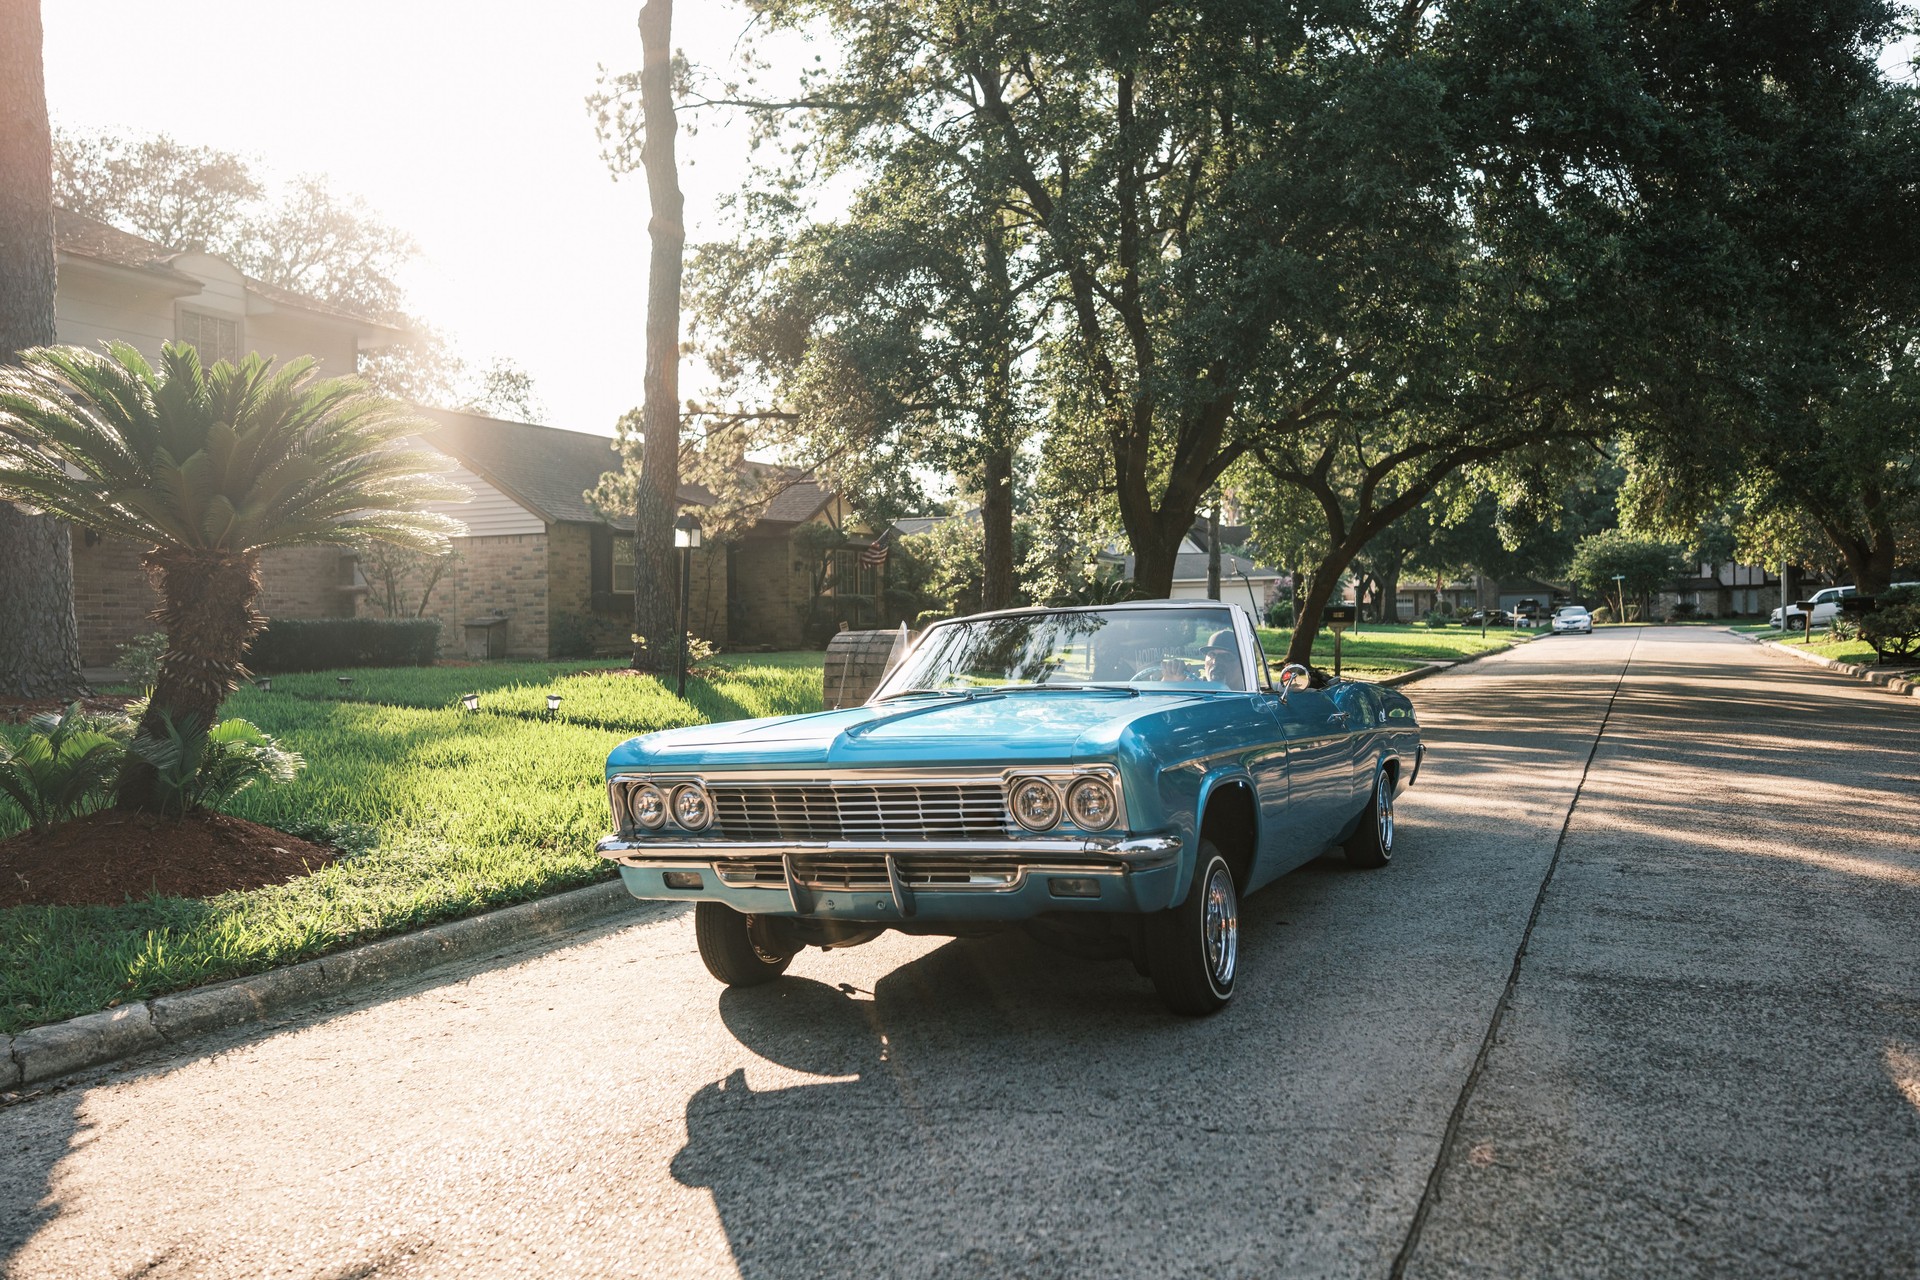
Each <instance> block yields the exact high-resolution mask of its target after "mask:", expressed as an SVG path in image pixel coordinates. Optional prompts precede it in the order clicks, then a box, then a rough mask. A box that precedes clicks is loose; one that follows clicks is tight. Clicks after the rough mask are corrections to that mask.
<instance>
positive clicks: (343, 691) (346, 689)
mask: <svg viewBox="0 0 1920 1280" xmlns="http://www.w3.org/2000/svg"><path fill="white" fill-rule="evenodd" d="M334 678H335V679H336V680H338V681H339V682H340V696H341V697H343V698H344V697H346V696H347V695H348V694H349V693H352V692H353V677H352V676H336V677H334Z"/></svg>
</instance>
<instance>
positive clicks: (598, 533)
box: [363, 409, 859, 657]
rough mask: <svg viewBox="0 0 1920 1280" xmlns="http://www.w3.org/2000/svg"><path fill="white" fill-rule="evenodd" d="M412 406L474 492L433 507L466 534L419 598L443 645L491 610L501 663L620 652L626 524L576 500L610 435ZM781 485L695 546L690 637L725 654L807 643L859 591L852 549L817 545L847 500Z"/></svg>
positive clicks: (838, 524)
mask: <svg viewBox="0 0 1920 1280" xmlns="http://www.w3.org/2000/svg"><path fill="white" fill-rule="evenodd" d="M422 412H423V413H424V414H425V416H427V417H428V418H430V419H432V420H433V421H434V422H435V423H436V424H437V429H436V430H435V431H434V432H433V433H432V434H431V435H430V436H427V437H425V438H423V439H422V440H421V442H420V443H421V444H423V445H425V446H427V447H429V448H432V449H435V450H438V451H440V452H442V453H445V454H447V455H448V456H449V457H450V458H452V459H453V461H454V463H455V464H456V465H455V467H454V469H453V471H452V473H451V475H450V476H449V478H450V479H452V480H454V481H455V482H456V483H459V484H461V485H463V486H465V487H466V488H467V489H468V490H469V491H471V492H472V494H473V495H474V496H473V500H472V501H471V502H465V503H448V504H444V505H442V506H440V507H438V508H437V509H439V510H443V511H445V512H446V514H448V515H450V516H452V517H453V518H455V519H456V520H460V521H462V522H464V523H465V524H466V526H467V528H468V536H466V537H464V538H456V539H454V547H455V559H454V562H453V564H452V565H451V567H450V569H449V571H448V572H447V574H446V575H445V576H444V577H443V578H442V580H441V581H440V583H439V584H437V585H436V586H435V588H434V590H433V593H432V595H431V596H430V597H429V598H428V607H427V610H426V613H425V616H427V617H430V618H436V619H438V620H439V621H440V623H441V649H442V651H443V652H455V651H459V650H461V648H462V647H463V643H464V639H463V627H464V625H465V624H466V623H467V622H468V621H471V620H475V619H479V618H484V617H488V616H492V615H496V614H499V615H504V616H505V618H506V622H505V624H504V625H505V626H506V629H507V645H506V650H507V654H508V655H509V656H511V657H545V656H548V655H550V654H559V653H562V652H568V651H577V650H578V649H579V648H580V644H581V640H582V637H583V635H584V637H585V639H586V641H587V644H588V645H589V647H591V648H594V649H600V650H608V651H617V650H619V649H621V648H624V647H625V645H626V643H627V640H626V637H627V636H628V634H630V632H631V620H632V617H633V592H634V587H635V582H634V546H633V522H632V521H631V520H629V519H624V518H616V519H608V518H607V517H606V516H604V515H603V514H601V513H600V512H599V511H597V510H595V509H594V508H593V507H592V506H591V505H590V504H589V503H588V502H587V500H586V497H585V495H586V492H587V491H588V490H589V489H592V488H593V487H594V486H595V485H597V484H598V483H599V482H600V477H601V476H602V475H604V474H605V473H606V472H607V471H609V470H612V469H613V468H614V467H615V466H616V465H617V462H618V458H617V455H616V454H615V453H614V450H613V441H612V440H611V439H609V438H608V437H606V436H601V435H593V434H590V433H588V432H582V431H567V430H562V429H560V428H557V427H543V426H535V425H533V424H530V423H525V422H508V421H505V420H502V419H498V418H488V417H482V416H480V415H477V414H471V413H457V412H453V411H449V410H439V409H428V410H423V411H422ZM746 465H749V466H751V465H753V464H746ZM784 480H785V483H784V484H783V485H782V487H781V488H780V490H779V492H778V493H777V494H776V495H775V496H774V497H773V498H772V500H771V501H770V502H769V503H768V504H767V506H766V508H765V509H764V510H763V511H762V512H761V513H760V515H759V518H758V519H757V520H755V521H754V522H753V523H752V524H751V525H750V526H749V527H748V528H747V529H745V530H744V531H743V532H742V533H741V534H739V535H738V536H737V537H734V538H731V539H729V540H727V541H717V540H708V541H707V542H706V543H705V544H704V545H703V546H701V547H700V548H699V549H698V550H696V551H694V552H693V554H692V561H691V565H692V590H691V593H690V595H691V599H690V601H689V609H688V625H689V629H690V630H691V631H692V632H693V633H694V634H695V635H697V636H700V637H702V638H704V639H707V640H711V641H713V642H714V643H715V644H719V645H721V646H723V647H734V648H739V647H751V646H761V645H769V646H772V647H774V648H778V649H791V648H798V647H801V646H802V645H803V644H805V643H807V642H809V641H814V642H818V641H819V640H820V639H821V635H822V634H823V632H824V630H825V629H828V628H829V627H830V626H831V625H835V624H837V616H836V615H835V614H834V612H833V610H832V608H831V602H832V600H833V598H834V597H835V595H836V594H838V593H842V592H851V591H852V590H853V589H854V588H855V587H857V586H858V585H859V583H858V581H857V580H856V579H857V571H856V570H855V569H853V568H851V567H849V566H850V565H851V563H852V560H853V559H854V558H857V556H856V555H855V554H854V553H857V546H853V547H852V548H851V550H849V548H846V547H839V546H833V545H824V544H829V543H834V542H837V541H838V539H837V538H836V537H835V536H834V533H835V532H837V531H838V530H840V529H842V528H844V527H846V524H847V521H848V515H849V513H848V510H847V507H846V504H845V502H844V501H843V500H842V499H841V498H840V497H839V496H838V495H836V494H834V493H832V492H830V491H828V490H827V489H826V488H824V487H823V486H821V485H820V484H818V483H816V482H814V481H813V480H811V479H809V478H805V477H800V476H788V477H784ZM680 499H681V502H682V503H683V504H684V505H685V506H686V507H688V508H689V509H691V510H694V511H696V512H697V510H698V509H699V508H700V507H703V506H706V505H708V504H709V503H711V501H712V495H711V494H710V493H708V492H707V491H706V490H705V489H702V488H701V487H700V486H698V485H683V486H681V490H680ZM803 530H807V532H803ZM823 532H825V533H826V536H824V537H823V536H821V534H822V533H823ZM842 561H846V562H847V564H844V565H843V564H842ZM363 574H364V569H363ZM416 599H417V597H416ZM823 601H824V602H826V604H825V606H824V607H823ZM810 622H811V629H810V627H809V623H810Z"/></svg>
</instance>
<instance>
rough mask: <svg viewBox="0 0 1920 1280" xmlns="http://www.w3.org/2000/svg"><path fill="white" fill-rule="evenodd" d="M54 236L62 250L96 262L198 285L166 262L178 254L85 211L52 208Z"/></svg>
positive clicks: (199, 283) (55, 241)
mask: <svg viewBox="0 0 1920 1280" xmlns="http://www.w3.org/2000/svg"><path fill="white" fill-rule="evenodd" d="M53 239H54V243H55V244H56V245H58V246H59V248H60V252H62V253H70V254H73V255H74V256H75V257H79V258H92V259H93V260H94V261H96V262H104V263H107V264H108V265H109V266H115V267H125V268H127V269H128V270H129V271H145V272H149V273H150V274H153V275H157V276H161V277H164V278H166V279H168V280H171V281H173V282H175V283H178V284H183V285H191V286H192V287H193V288H195V289H198V288H200V287H201V282H200V281H198V280H196V279H194V278H193V277H192V276H190V275H187V274H186V273H185V272H182V271H175V270H174V269H173V268H172V267H170V266H168V265H167V260H168V259H169V258H174V257H177V256H178V255H177V254H175V253H174V252H173V250H171V249H169V248H167V247H166V246H165V245H162V244H156V243H155V242H153V241H152V240H148V239H146V238H144V237H142V236H136V235H133V234H132V233H130V232H126V231H122V230H121V229H120V228H118V227H116V226H111V225H109V224H108V223H105V222H102V221H100V220H99V219H98V218H89V217H87V216H86V215H85V214H81V213H75V212H73V211H72V210H70V209H62V208H59V207H57V206H56V207H55V209H54V211H53Z"/></svg>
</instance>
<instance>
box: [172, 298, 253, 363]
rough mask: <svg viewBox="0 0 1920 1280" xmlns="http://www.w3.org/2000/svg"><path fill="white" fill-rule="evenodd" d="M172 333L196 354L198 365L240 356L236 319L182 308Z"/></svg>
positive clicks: (238, 323) (238, 329)
mask: <svg viewBox="0 0 1920 1280" xmlns="http://www.w3.org/2000/svg"><path fill="white" fill-rule="evenodd" d="M174 332H175V336H176V337H177V338H178V339H179V340H180V341H181V342H184V343H186V344H187V345H189V346H191V347H193V348H194V350H196V351H198V352H199V353H200V363H201V364H209V365H210V364H214V363H216V362H218V361H221V360H238V359H239V358H240V356H241V351H240V320H239V318H238V317H237V316H216V315H210V314H209V313H207V312H205V311H188V310H187V309H186V308H184V307H182V308H181V309H180V318H179V322H178V323H177V324H175V326H174Z"/></svg>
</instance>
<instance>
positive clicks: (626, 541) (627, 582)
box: [612, 534, 634, 595]
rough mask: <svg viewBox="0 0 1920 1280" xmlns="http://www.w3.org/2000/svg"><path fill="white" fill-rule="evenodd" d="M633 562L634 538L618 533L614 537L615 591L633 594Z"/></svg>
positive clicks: (613, 584)
mask: <svg viewBox="0 0 1920 1280" xmlns="http://www.w3.org/2000/svg"><path fill="white" fill-rule="evenodd" d="M633 563H634V544H633V539H632V538H630V537H623V536H621V535H618V534H616V535H615V536H614V539H613V580H612V590H613V591H615V592H624V593H626V594H629V595H631V594H632V592H633Z"/></svg>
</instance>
